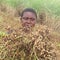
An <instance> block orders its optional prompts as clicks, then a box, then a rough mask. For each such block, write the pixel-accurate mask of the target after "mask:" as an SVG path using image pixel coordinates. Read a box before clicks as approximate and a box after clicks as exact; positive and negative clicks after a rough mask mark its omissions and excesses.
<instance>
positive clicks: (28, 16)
mask: <svg viewBox="0 0 60 60" xmlns="http://www.w3.org/2000/svg"><path fill="white" fill-rule="evenodd" d="M21 22H22V26H23V27H34V26H35V23H36V16H35V14H34V13H33V12H24V14H23V16H22V17H21Z"/></svg>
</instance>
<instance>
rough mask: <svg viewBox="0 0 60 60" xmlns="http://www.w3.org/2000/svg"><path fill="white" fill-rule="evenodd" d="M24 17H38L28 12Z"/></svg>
mask: <svg viewBox="0 0 60 60" xmlns="http://www.w3.org/2000/svg"><path fill="white" fill-rule="evenodd" d="M23 17H36V16H35V14H34V13H33V12H29V11H27V12H24V13H23Z"/></svg>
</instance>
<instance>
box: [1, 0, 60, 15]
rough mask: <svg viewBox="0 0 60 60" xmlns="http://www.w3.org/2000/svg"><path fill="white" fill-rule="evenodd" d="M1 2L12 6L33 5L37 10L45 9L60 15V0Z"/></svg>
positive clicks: (11, 0)
mask: <svg viewBox="0 0 60 60" xmlns="http://www.w3.org/2000/svg"><path fill="white" fill-rule="evenodd" d="M1 2H3V3H6V4H8V5H9V6H12V7H17V6H19V5H22V6H24V7H33V8H34V9H37V11H40V10H42V9H44V10H46V11H48V12H50V13H53V14H56V15H60V0H0V3H1Z"/></svg>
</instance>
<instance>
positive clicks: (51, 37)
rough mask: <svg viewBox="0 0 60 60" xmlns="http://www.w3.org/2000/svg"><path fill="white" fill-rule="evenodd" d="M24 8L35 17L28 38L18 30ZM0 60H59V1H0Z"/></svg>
mask: <svg viewBox="0 0 60 60" xmlns="http://www.w3.org/2000/svg"><path fill="white" fill-rule="evenodd" d="M27 7H28V8H34V9H35V10H36V12H37V16H38V18H37V27H35V28H34V31H36V32H34V31H31V32H32V33H31V34H30V35H29V34H24V32H22V31H20V30H19V28H20V27H21V21H20V13H21V12H22V10H23V9H24V8H27ZM45 30H46V31H47V32H46V31H45ZM38 31H40V34H41V36H40V37H39V38H38V39H37V40H36V41H35V40H33V39H34V38H36V37H35V36H34V34H37V33H38ZM48 33H49V34H48ZM37 35H38V34H37ZM30 37H31V38H32V39H31V41H30V40H29V39H30ZM39 40H40V41H39ZM0 60H60V0H0Z"/></svg>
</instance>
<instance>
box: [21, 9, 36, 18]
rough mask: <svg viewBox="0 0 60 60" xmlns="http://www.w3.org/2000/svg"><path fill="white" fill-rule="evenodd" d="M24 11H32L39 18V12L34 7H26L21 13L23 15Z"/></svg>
mask: <svg viewBox="0 0 60 60" xmlns="http://www.w3.org/2000/svg"><path fill="white" fill-rule="evenodd" d="M24 12H32V13H34V14H35V16H36V18H37V13H36V11H35V10H34V9H33V8H26V9H24V10H23V11H22V13H21V17H22V16H23V14H24Z"/></svg>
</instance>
